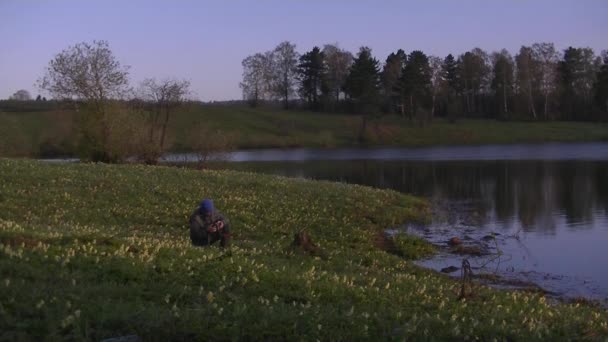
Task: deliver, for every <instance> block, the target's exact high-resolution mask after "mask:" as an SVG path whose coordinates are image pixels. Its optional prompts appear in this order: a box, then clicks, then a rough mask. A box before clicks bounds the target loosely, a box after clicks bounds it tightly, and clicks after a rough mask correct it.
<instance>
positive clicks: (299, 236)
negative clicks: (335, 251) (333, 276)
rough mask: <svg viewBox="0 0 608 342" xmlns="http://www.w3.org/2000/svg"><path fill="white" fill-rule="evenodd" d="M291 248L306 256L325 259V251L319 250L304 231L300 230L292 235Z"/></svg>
mask: <svg viewBox="0 0 608 342" xmlns="http://www.w3.org/2000/svg"><path fill="white" fill-rule="evenodd" d="M291 247H292V248H293V249H295V250H297V251H301V252H304V253H306V254H310V255H314V256H319V257H321V258H326V257H327V255H326V253H325V251H323V250H322V249H321V248H319V246H317V245H316V244H315V243H314V242H313V241H312V238H311V237H310V235H309V234H308V232H307V231H306V230H301V231H299V232H297V233H295V234H294V236H293V242H292V243H291Z"/></svg>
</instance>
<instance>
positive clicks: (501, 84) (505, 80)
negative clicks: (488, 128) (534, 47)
mask: <svg viewBox="0 0 608 342" xmlns="http://www.w3.org/2000/svg"><path fill="white" fill-rule="evenodd" d="M492 60H493V64H494V69H493V78H492V90H494V96H495V98H496V99H498V103H499V104H500V105H499V108H500V110H499V112H500V113H502V116H503V117H504V118H508V117H509V98H510V97H511V96H512V94H513V87H514V79H513V72H514V63H513V57H511V54H510V53H509V52H508V51H507V50H505V49H502V50H501V51H500V52H495V53H493V54H492Z"/></svg>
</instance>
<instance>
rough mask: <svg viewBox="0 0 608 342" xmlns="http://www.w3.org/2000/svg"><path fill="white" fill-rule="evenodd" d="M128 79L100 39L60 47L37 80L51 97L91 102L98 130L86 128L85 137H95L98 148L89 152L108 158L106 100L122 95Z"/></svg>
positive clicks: (105, 43) (107, 46)
mask: <svg viewBox="0 0 608 342" xmlns="http://www.w3.org/2000/svg"><path fill="white" fill-rule="evenodd" d="M128 83H129V80H128V67H126V66H122V65H121V64H120V62H118V60H117V59H116V57H115V56H114V55H113V53H112V51H111V50H110V46H109V44H108V42H107V41H103V40H102V41H93V43H92V44H89V43H79V44H76V45H74V46H70V47H68V48H67V49H65V50H63V51H62V52H60V53H59V54H57V55H56V56H55V57H54V58H53V59H52V60H51V61H50V62H49V65H48V67H47V69H46V73H45V74H44V76H43V77H42V78H41V79H40V80H39V86H40V88H41V89H42V90H45V91H48V92H49V93H51V94H52V95H53V97H55V98H57V99H77V100H83V101H86V103H87V104H89V105H90V106H91V108H92V114H93V116H94V117H95V121H97V122H98V123H99V126H100V128H101V132H100V134H96V133H92V132H89V133H90V134H89V137H90V138H92V137H94V138H92V139H94V140H99V141H98V143H99V145H100V146H99V148H98V149H99V150H97V151H93V152H92V155H93V158H94V159H97V160H100V161H110V159H111V156H109V155H108V149H107V143H108V139H109V136H110V123H109V117H108V115H109V112H108V102H109V100H110V99H119V98H122V97H124V95H125V94H127V92H128ZM95 126H97V125H95ZM97 135H99V136H98V137H95V136H97Z"/></svg>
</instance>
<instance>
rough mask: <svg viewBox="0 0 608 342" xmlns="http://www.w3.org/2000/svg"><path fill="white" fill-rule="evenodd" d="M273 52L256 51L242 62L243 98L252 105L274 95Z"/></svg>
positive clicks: (241, 85) (241, 84) (254, 105)
mask: <svg viewBox="0 0 608 342" xmlns="http://www.w3.org/2000/svg"><path fill="white" fill-rule="evenodd" d="M272 63H273V56H272V52H266V53H256V54H255V55H252V56H248V57H247V58H245V59H244V60H243V62H242V65H243V81H242V82H241V83H240V84H239V86H240V87H241V89H242V90H243V99H244V100H246V101H248V102H249V104H250V105H251V106H252V107H256V106H257V105H258V104H259V102H260V101H261V100H268V99H270V97H271V95H272V91H271V90H272V86H273V82H272V77H273V66H272Z"/></svg>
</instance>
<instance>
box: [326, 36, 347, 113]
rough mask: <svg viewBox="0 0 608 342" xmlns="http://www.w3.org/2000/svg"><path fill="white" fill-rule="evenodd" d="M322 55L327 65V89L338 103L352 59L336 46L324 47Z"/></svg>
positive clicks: (328, 45)
mask: <svg viewBox="0 0 608 342" xmlns="http://www.w3.org/2000/svg"><path fill="white" fill-rule="evenodd" d="M323 54H324V55H325V63H326V64H327V88H328V90H329V91H330V92H331V94H333V95H334V96H335V99H336V102H338V101H339V100H340V92H341V91H342V89H343V87H344V83H345V82H346V78H347V77H348V73H349V70H350V66H351V65H352V64H353V60H354V57H353V55H352V53H350V52H348V51H346V50H342V49H340V48H339V47H338V45H337V44H327V45H325V46H324V47H323Z"/></svg>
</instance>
